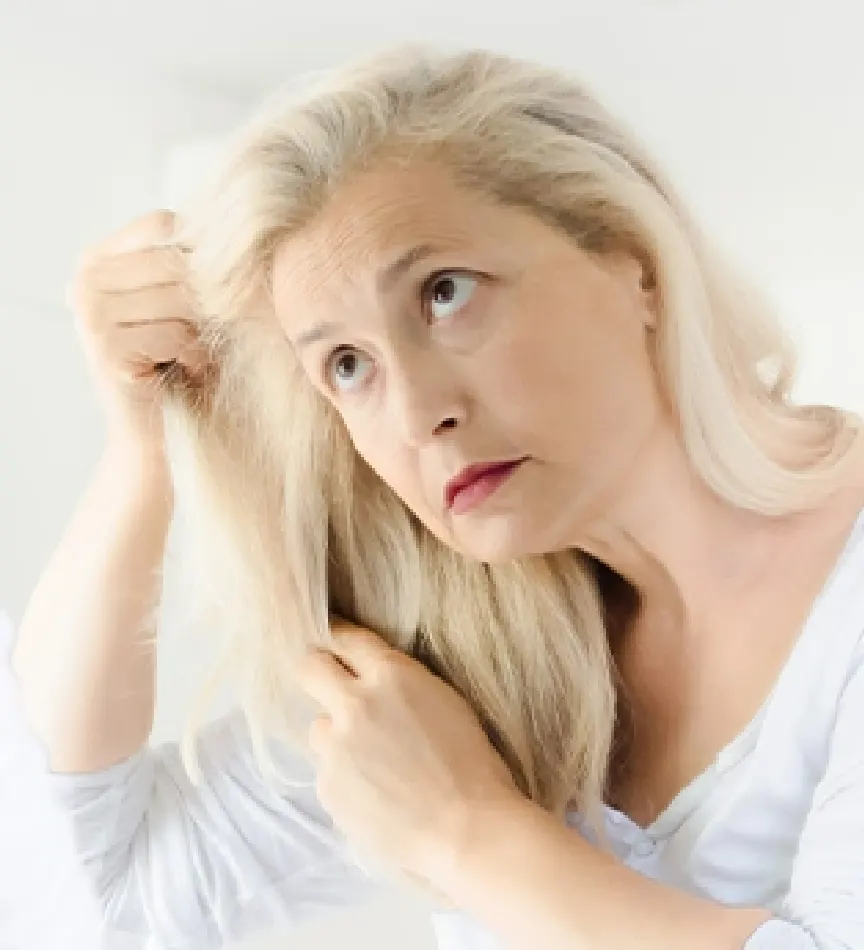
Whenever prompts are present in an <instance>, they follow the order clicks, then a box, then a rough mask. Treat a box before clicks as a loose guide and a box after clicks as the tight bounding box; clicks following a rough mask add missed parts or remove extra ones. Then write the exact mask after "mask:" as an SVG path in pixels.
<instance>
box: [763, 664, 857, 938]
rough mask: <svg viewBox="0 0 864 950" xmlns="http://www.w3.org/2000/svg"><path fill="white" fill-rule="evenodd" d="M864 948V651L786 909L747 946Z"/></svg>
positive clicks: (842, 705) (841, 712)
mask: <svg viewBox="0 0 864 950" xmlns="http://www.w3.org/2000/svg"><path fill="white" fill-rule="evenodd" d="M860 948H864V650H862V649H859V650H858V662H857V664H856V666H855V668H854V671H853V673H852V674H851V676H850V678H849V680H848V682H847V684H846V688H845V689H844V691H843V695H842V698H841V701H840V704H839V707H838V714H837V720H836V724H835V727H834V733H833V736H832V740H831V748H830V753H829V758H828V765H827V767H826V770H825V773H824V775H823V777H822V780H821V782H820V783H819V785H818V786H817V788H816V792H815V795H814V798H813V804H812V807H811V810H810V814H809V816H808V818H807V822H806V824H805V826H804V831H803V833H802V836H801V840H800V843H799V848H798V854H797V856H796V859H795V863H794V866H793V870H792V879H791V883H790V888H789V893H788V894H787V895H786V899H785V901H784V903H783V906H782V909H781V912H780V914H779V915H778V917H777V918H775V919H774V920H771V921H769V922H768V923H766V924H764V925H763V926H762V927H760V928H759V929H758V930H757V931H756V932H755V933H754V934H753V936H752V937H751V938H750V940H749V941H748V942H747V943H746V944H745V947H744V950H860Z"/></svg>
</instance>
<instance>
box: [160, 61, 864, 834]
mask: <svg viewBox="0 0 864 950" xmlns="http://www.w3.org/2000/svg"><path fill="white" fill-rule="evenodd" d="M419 157H422V158H431V159H432V160H435V161H438V162H441V163H443V164H444V165H445V166H446V167H447V168H448V169H449V170H451V171H452V173H453V174H454V175H455V176H456V177H457V179H458V180H459V181H460V182H461V183H463V184H464V185H465V187H468V188H474V189H478V190H479V191H481V192H482V193H484V194H485V195H488V196H490V197H492V198H494V199H495V200H497V201H499V202H501V203H503V204H505V205H514V206H520V207H523V208H527V209H530V210H532V211H533V212H534V213H536V214H537V215H538V216H540V217H541V218H543V219H545V220H546V221H547V222H549V223H550V224H552V225H553V226H555V227H559V228H561V229H563V230H564V231H566V232H567V233H568V234H569V235H571V236H572V238H573V239H574V240H575V241H576V242H578V244H579V245H580V246H582V247H583V248H586V249H589V250H592V251H597V252H603V251H605V250H612V249H620V248H626V249H629V250H630V251H632V252H633V253H635V254H638V255H639V256H640V258H641V259H642V260H643V262H644V264H645V266H646V269H647V272H648V273H649V274H650V279H651V280H652V281H653V283H654V285H655V288H656V291H657V295H658V302H659V310H660V314H659V322H658V328H657V334H656V338H657V367H658V374H659V376H660V379H661V382H662V384H663V387H664V390H665V392H666V394H667V395H668V398H669V402H670V405H671V406H672V407H673V408H674V410H675V412H676V413H677V418H678V421H679V424H680V430H681V436H682V440H683V443H684V445H685V447H686V450H687V452H688V455H689V458H690V459H691V460H692V464H693V466H694V467H695V469H696V470H697V471H698V473H699V474H700V475H701V477H702V478H703V479H704V481H705V482H706V483H707V485H709V486H710V487H711V488H712V489H713V490H714V491H715V492H716V493H717V494H718V495H720V496H722V497H723V498H725V499H726V500H728V501H729V502H730V503H732V504H734V505H737V506H740V507H742V508H747V509H751V510H754V511H759V512H763V513H766V514H769V515H777V514H782V513H788V512H792V511H796V510H803V509H805V508H808V507H813V506H815V505H817V504H819V503H820V502H821V501H822V500H823V499H825V498H827V496H828V495H829V494H830V493H831V492H832V491H834V490H835V489H836V488H837V487H838V486H839V485H840V484H841V482H842V480H843V478H844V477H845V473H846V470H847V467H848V465H849V463H850V460H851V459H852V448H853V446H857V445H858V439H857V433H858V421H857V418H856V417H853V416H852V415H851V414H847V413H845V412H843V411H840V410H837V409H833V408H824V407H800V406H796V405H794V404H793V402H792V400H791V398H790V387H791V385H792V383H793V380H794V359H793V353H792V351H791V348H790V346H789V345H788V343H787V340H786V338H785V337H784V335H783V333H782V332H781V330H780V327H779V324H778V321H777V320H776V319H775V317H774V315H773V313H772V310H771V308H770V306H769V305H768V304H767V303H766V302H765V301H764V300H763V299H762V298H761V297H760V296H759V294H758V293H757V292H756V291H755V290H754V289H753V288H752V287H751V286H749V285H748V283H747V281H746V280H744V279H743V278H742V277H741V275H740V274H737V273H736V272H735V270H734V268H732V267H731V266H730V265H729V264H728V263H727V262H725V261H723V260H722V259H721V258H720V256H719V254H718V253H717V252H716V251H715V250H714V249H712V248H711V247H709V245H708V243H707V242H706V240H705V239H704V238H703V236H702V235H701V234H700V233H699V231H698V229H697V227H696V226H695V225H694V224H693V222H692V221H691V220H690V219H689V216H688V215H687V213H686V212H685V210H684V209H683V207H682V205H681V203H680V202H679V201H678V200H677V198H676V197H675V195H674V194H673V193H672V190H671V189H670V187H669V185H668V183H666V182H665V181H664V180H663V179H662V177H661V175H660V173H659V172H658V170H657V169H656V168H654V167H653V165H652V163H651V161H650V160H649V158H648V157H647V156H646V155H645V154H644V152H643V151H642V148H641V147H640V145H639V143H638V142H637V141H636V139H635V137H634V136H632V135H631V134H630V133H628V131H627V130H626V129H625V128H624V127H623V126H622V124H621V123H620V122H619V121H617V120H616V119H614V118H613V117H612V116H610V115H609V114H608V113H607V111H606V110H605V109H604V108H603V107H602V106H601V105H600V104H599V103H598V101H597V100H596V99H595V98H594V97H593V96H592V95H591V94H590V93H589V92H588V91H587V90H586V89H585V88H584V87H583V86H582V85H581V84H580V83H578V82H576V81H574V80H573V79H571V78H568V77H567V76H564V75H562V74H560V73H558V72H556V71H553V70H550V69H547V68H544V67H541V66H538V65H533V64H530V63H527V62H522V61H518V60H515V59H512V58H508V57H505V56H501V55H495V54H492V53H488V52H484V51H471V52H467V53H462V54H457V55H452V54H446V55H445V54H438V53H436V52H435V51H430V50H428V49H426V48H417V47H408V48H400V49H398V50H396V51H393V52H389V53H387V54H385V55H382V56H378V57H376V58H374V59H372V60H370V61H366V62H364V63H361V64H359V65H357V66H354V67H352V68H350V69H347V70H344V71H340V72H338V73H337V74H335V75H334V76H332V77H329V78H325V79H324V80H323V81H319V82H318V83H316V84H315V85H314V86H312V87H311V88H309V89H305V90H301V91H299V92H298V91H292V92H291V93H290V95H288V96H287V97H286V96H285V95H283V94H280V96H279V97H278V98H277V99H275V100H274V101H273V102H272V103H270V104H269V105H268V107H267V108H266V109H265V110H263V111H262V113H261V115H260V116H258V117H257V118H256V119H255V120H254V121H253V122H251V123H250V124H249V125H248V126H247V127H246V128H245V129H243V130H242V131H241V133H240V135H239V137H238V140H237V141H236V142H235V143H234V147H233V149H232V150H231V154H230V157H229V158H228V159H227V161H226V162H225V163H224V166H223V167H222V169H221V170H220V173H219V174H218V175H217V176H216V177H215V179H214V180H213V182H212V183H211V185H210V187H208V189H207V190H206V191H205V193H204V194H203V195H202V197H201V199H200V200H199V201H198V202H197V203H196V205H195V206H194V207H193V208H191V209H188V210H187V212H186V215H185V221H186V226H185V230H184V234H183V235H181V236H180V239H181V240H182V242H183V243H187V244H189V245H190V246H191V247H192V248H193V251H192V254H191V255H190V266H191V272H192V278H191V284H192V290H193V293H194V295H195V302H196V306H197V307H198V310H199V312H200V314H201V331H202V335H203V337H204V339H205V340H206V341H208V343H209V345H210V346H211V347H212V350H213V354H214V362H215V365H216V366H217V371H216V372H215V373H214V374H213V377H212V379H211V381H210V384H209V385H207V386H205V387H199V388H195V387H193V386H191V385H177V386H175V387H174V389H173V392H172V394H171V398H170V399H169V406H168V418H169V421H170V423H171V432H172V443H171V444H172V449H171V451H172V457H173V460H174V463H175V467H176V474H177V479H178V497H179V499H180V508H181V509H182V510H184V511H185V514H186V518H187V522H186V525H185V533H184V540H185V542H186V545H187V551H186V553H185V555H184V559H185V558H192V559H193V561H194V562H195V563H196V564H197V566H198V568H199V569H198V572H197V575H196V577H197V580H196V584H195V587H194V589H190V596H193V595H194V596H195V597H196V598H197V601H198V602H199V603H200V604H201V605H202V606H203V609H204V610H205V615H206V616H207V617H208V618H209V621H208V622H209V623H211V624H212V625H213V629H214V630H216V629H218V630H219V631H221V633H222V634H223V635H224V637H225V640H224V653H223V655H222V658H221V662H220V663H219V665H218V666H217V668H216V669H215V670H214V672H213V676H212V677H211V680H210V682H209V684H208V688H207V689H206V690H205V693H204V694H202V697H201V703H200V704H199V706H198V717H197V718H196V717H195V716H193V717H191V718H190V721H189V723H188V724H187V732H186V737H185V742H184V747H183V748H184V761H185V763H186V766H187V769H188V770H189V772H190V775H193V776H194V775H195V774H196V773H197V770H196V763H195V759H194V749H193V745H192V737H193V736H194V732H195V729H196V728H197V723H198V722H199V721H200V714H201V712H202V710H203V704H204V701H205V699H206V697H207V696H210V695H212V691H213V689H215V686H216V684H217V683H219V682H221V681H222V680H223V678H224V677H225V676H226V675H227V676H230V677H231V678H232V679H233V681H234V683H235V684H236V686H237V689H238V691H239V696H240V702H241V706H242V708H243V710H244V711H245V713H246V716H247V718H248V722H249V726H250V731H251V733H252V736H253V742H254V750H255V754H256V757H257V759H258V762H259V764H260V765H261V767H262V769H263V771H264V772H265V774H266V773H269V774H275V771H276V770H275V766H274V763H273V761H272V759H271V758H270V756H269V752H268V750H267V748H266V745H265V742H264V739H265V736H267V735H268V734H269V735H279V736H281V737H284V738H287V739H289V740H290V741H296V742H299V743H301V744H302V742H303V739H302V737H301V736H300V735H299V734H298V732H299V731H298V725H297V722H296V719H293V718H292V716H291V715H290V711H291V708H292V699H297V698H298V694H297V693H296V692H292V683H291V669H292V664H293V663H294V662H295V660H296V658H297V657H298V655H300V654H301V653H302V652H304V651H305V649H306V648H307V647H308V646H309V645H310V644H313V643H314V644H327V643H329V642H330V640H329V620H330V617H331V615H332V614H336V615H340V616H342V617H345V618H346V619H348V620H351V621H354V622H356V623H358V624H361V625H364V626H368V627H371V628H372V629H374V630H376V631H377V632H379V633H380V634H381V635H382V636H383V637H385V638H386V640H387V641H389V642H390V643H391V644H392V645H394V646H395V647H397V648H398V649H400V650H403V651H405V652H406V653H409V654H411V655H413V656H415V657H417V658H418V659H420V660H421V661H422V662H423V663H424V664H426V665H427V666H428V667H429V668H430V669H431V670H433V671H434V672H436V673H437V674H439V675H440V676H442V677H443V678H444V679H445V680H446V681H447V682H449V683H450V684H452V685H453V686H454V687H455V689H456V690H458V692H459V693H460V694H461V695H462V696H464V697H465V698H466V700H467V701H468V702H469V703H470V705H471V707H472V708H473V709H474V710H475V711H476V713H477V715H478V717H479V719H480V721H481V722H482V724H483V726H484V728H485V729H486V731H487V734H488V735H489V737H490V739H491V741H492V742H493V744H494V746H495V747H496V748H497V749H498V750H499V752H500V753H501V755H502V756H503V758H504V759H505V761H506V763H507V765H508V766H509V768H510V770H511V772H512V773H513V776H514V778H515V780H516V782H517V784H518V786H519V788H520V789H521V790H522V791H523V793H524V794H525V795H527V796H529V797H530V798H531V799H532V800H534V801H535V802H537V803H538V804H539V805H541V806H542V807H543V808H545V809H548V810H549V811H551V812H552V813H554V814H556V815H559V816H562V817H563V815H564V814H565V812H567V811H568V810H570V809H578V810H579V811H581V812H582V813H583V814H586V815H596V814H597V808H598V806H599V804H600V802H601V801H602V797H603V794H604V784H605V782H606V780H607V776H608V771H609V767H610V761H611V758H612V756H611V749H612V742H613V736H614V734H615V724H616V692H617V691H616V682H615V671H614V663H613V662H612V659H611V651H610V644H609V631H608V629H607V627H608V623H607V621H608V614H609V611H610V610H611V609H614V606H615V605H614V604H609V603H607V602H606V598H604V590H605V589H606V588H605V586H604V583H603V576H602V566H600V565H598V564H597V563H596V562H594V561H593V560H592V559H591V558H589V557H588V556H587V555H585V554H584V553H582V552H580V551H568V552H564V553H555V554H549V555H546V556H542V557H530V558H525V559H522V560H519V561H516V562H513V563H508V564H500V565H489V564H483V563H478V562H475V561H472V560H469V559H467V558H465V557H463V556H461V555H459V554H457V553H456V552H454V551H452V550H450V549H448V548H447V547H446V546H444V545H443V544H442V543H440V542H439V541H437V540H436V539H435V538H434V537H433V536H432V534H431V533H430V532H429V531H427V530H426V528H424V526H423V525H422V524H420V523H419V521H418V519H417V518H416V517H415V516H414V515H413V513H412V512H411V511H409V510H408V509H407V508H406V507H405V506H404V505H403V504H402V502H401V501H400V500H399V499H398V498H397V497H396V496H395V495H394V494H393V492H392V491H391V490H390V489H389V488H388V487H387V485H385V484H383V483H382V482H381V481H380V480H379V479H378V478H377V476H376V475H375V474H374V473H373V472H372V471H371V470H370V469H369V467H368V466H367V465H366V464H365V463H364V461H363V460H362V459H361V458H359V457H358V456H357V454H356V453H355V451H354V450H353V448H352V445H351V442H350V440H349V438H348V435H347V433H346V431H345V429H344V428H343V426H342V423H341V421H340V419H339V417H338V416H337V415H336V414H335V413H334V411H333V409H332V408H331V407H330V406H329V405H328V404H327V403H326V402H325V401H324V400H323V398H321V397H320V395H319V394H317V393H316V392H315V391H314V390H313V389H312V387H311V385H310V384H309V382H308V381H307V379H306V378H305V376H304V374H303V372H302V370H301V368H300V366H299V365H298V362H297V360H296V359H295V357H294V354H293V353H292V350H291V348H290V347H289V345H288V344H287V342H286V340H285V339H284V336H283V334H282V332H281V330H280V328H279V327H278V326H277V323H276V321H275V318H274V314H273V310H272V306H271V303H270V294H269V269H270V266H271V261H272V256H273V252H274V249H275V248H276V247H277V246H278V245H279V243H280V242H281V241H283V240H284V239H285V238H286V236H288V235H290V234H292V233H295V232H297V231H298V230H300V229H302V228H303V227H304V226H305V225H306V224H307V222H309V221H310V219H312V218H313V217H314V215H315V214H316V213H317V212H318V211H319V210H320V209H321V208H322V206H323V205H324V204H325V203H326V201H327V199H328V196H329V195H330V194H331V193H332V192H333V191H334V189H336V188H338V187H339V185H340V183H342V182H344V181H346V180H347V179H348V178H350V176H351V175H353V174H355V173H356V172H358V171H359V170H360V169H362V168H364V167H369V166H370V165H372V164H374V163H376V162H383V161H397V162H398V161H404V162H409V161H411V160H412V159H415V158H419Z"/></svg>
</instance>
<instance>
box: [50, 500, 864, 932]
mask: <svg viewBox="0 0 864 950" xmlns="http://www.w3.org/2000/svg"><path fill="white" fill-rule="evenodd" d="M862 631H864V514H862V516H861V517H860V518H859V519H858V522H857V524H856V526H855V528H854V530H853V532H852V534H851V536H850V538H849V540H848V542H847V545H846V548H845V550H844V552H843V554H842V556H841V558H840V559H839V561H838V563H837V564H836V566H835V568H834V571H833V573H832V576H831V578H830V579H829V581H828V582H827V584H826V585H825V587H824V588H823V590H822V592H821V594H820V596H819V597H818V599H817V600H816V602H815V604H814V605H813V607H812V610H811V613H810V616H809V618H808V620H807V622H806V624H805V626H804V628H803V630H802V632H801V634H800V636H799V638H798V640H797V642H796V644H795V646H794V649H793V651H792V653H791V656H790V658H789V660H788V662H787V663H786V665H785V667H784V669H783V671H782V673H781V675H780V677H779V679H778V680H777V682H776V684H775V687H774V689H773V690H772V692H771V695H770V696H769V697H768V699H767V700H766V702H765V703H764V705H763V707H762V709H761V710H760V711H759V713H758V714H757V715H756V717H755V718H754V719H753V721H752V722H751V723H750V724H749V726H748V727H747V728H746V729H745V730H744V731H743V732H742V733H741V734H740V735H739V736H738V737H737V738H736V739H735V740H734V741H733V742H732V743H730V744H729V745H728V746H727V747H726V748H725V749H724V750H723V751H722V752H721V753H720V754H719V755H718V757H717V759H716V761H715V763H714V764H713V765H712V766H711V767H710V768H709V769H708V770H706V771H705V772H704V773H703V774H702V775H700V776H699V777H698V778H697V779H696V780H695V781H693V782H692V783H690V785H688V786H687V788H685V789H684V790H683V791H682V792H681V793H680V794H679V795H678V796H677V797H676V799H675V800H674V801H673V802H672V803H671V804H670V805H669V807H668V808H667V809H666V810H665V811H664V812H663V814H662V815H661V816H660V817H659V818H658V819H657V821H655V822H654V823H653V824H651V825H650V827H648V828H640V827H638V826H637V825H635V824H634V823H633V822H631V821H630V820H629V819H628V818H627V817H626V816H624V815H622V814H620V813H619V812H616V811H615V810H614V809H612V808H607V810H606V818H607V825H608V830H609V835H610V840H611V841H612V843H613V846H614V848H615V850H616V852H617V854H618V856H619V857H620V859H621V861H623V862H624V863H625V864H627V865H628V866H629V867H631V868H633V869H635V870H636V871H638V872H640V873H642V874H645V875H647V876H649V877H651V878H654V879H656V880H659V881H662V882H665V883H668V884H670V885H672V886H674V887H677V888H681V889H684V890H687V891H691V892H694V893H697V894H700V895H703V896H705V897H708V898H711V899H713V900H715V901H717V902H719V903H722V904H726V905H733V906H761V907H766V908H768V909H770V910H771V911H773V913H774V915H775V917H774V919H773V920H771V921H770V922H768V923H767V924H765V925H763V926H762V927H760V928H759V929H758V931H757V932H756V933H755V934H754V935H753V936H752V937H751V939H750V940H749V941H748V942H747V944H746V947H745V948H744V950H862V948H864V635H862ZM730 688H731V687H730ZM272 749H273V752H274V754H275V755H276V756H277V759H278V760H279V761H280V764H281V765H282V766H283V768H284V769H286V771H287V772H288V773H289V774H292V775H296V776H297V778H298V780H300V784H299V785H298V787H292V788H287V789H284V790H280V791H278V792H277V791H273V790H271V789H270V788H268V786H267V785H266V784H265V782H264V781H263V779H262V778H261V776H260V775H259V773H258V771H257V769H256V767H255V764H254V760H253V758H252V753H251V747H250V742H249V735H248V732H247V730H246V726H245V722H244V719H243V718H242V716H241V715H240V714H239V713H232V714H230V715H228V716H226V717H224V718H222V719H219V720H217V721H215V722H212V723H210V724H209V725H208V726H207V727H205V730H204V732H203V733H202V739H201V743H200V756H201V766H202V770H203V782H202V784H201V785H200V786H199V787H198V788H195V787H193V786H192V785H191V784H190V782H189V781H188V779H187V777H186V775H185V773H184V770H183V767H182V765H181V762H180V758H179V752H178V748H177V745H176V744H166V745H162V746H159V747H157V748H150V747H146V748H144V749H142V750H140V751H139V752H138V753H137V754H135V755H133V756H132V757H131V758H129V759H127V760H126V761H123V762H120V763H118V764H117V765H115V766H113V767H111V768H109V769H106V770H105V771H102V772H99V773H96V774H88V775H61V774H56V773H48V772H47V770H46V780H47V781H48V782H49V784H50V788H51V790H52V793H53V796H54V798H55V800H56V801H57V802H58V803H59V805H60V806H61V808H62V810H63V813H64V814H65V815H66V816H67V818H68V821H69V822H70V825H71V827H72V829H73V832H74V838H75V844H76V849H77V852H78V855H79V858H80V861H81V862H82V865H83V867H84V868H85V869H86V872H87V874H88V876H89V880H90V882H91V885H92V888H93V889H94V892H95V893H96V894H97V895H98V897H99V900H100V902H101V905H102V907H103V908H104V914H105V918H106V921H107V922H108V923H109V925H110V926H111V927H112V928H113V929H115V930H118V931H125V932H132V933H142V934H143V933H149V934H152V935H153V937H154V939H155V941H156V944H157V946H159V947H165V948H170V950H181V948H189V947H195V948H197V947H199V946H209V947H218V946H221V945H222V943H223V942H227V941H229V940H231V939H240V938H245V937H248V936H250V935H252V934H254V933H256V932H258V931H261V930H263V929H264V928H267V929H270V928H272V927H273V926H278V925H279V924H280V923H293V922H295V921H297V920H299V919H301V918H304V917H305V916H306V915H307V914H308V913H310V912H312V911H314V910H319V911H320V909H321V908H326V907H328V906H333V905H337V904H345V903H350V902H356V901H360V900H363V899H364V898H365V897H366V896H368V895H370V894H371V893H373V892H374V890H375V888H376V880H375V878H374V876H371V875H369V874H367V873H366V872H364V870H363V869H362V868H361V867H360V866H358V864H357V863H356V862H354V861H352V859H351V856H350V851H348V850H347V849H346V848H345V847H344V846H343V845H344V842H343V839H342V838H341V836H340V835H339V834H338V833H337V832H336V831H335V830H334V828H333V826H332V824H331V821H330V819H329V817H328V815H327V813H326V812H325V811H324V810H323V808H322V807H321V805H320V804H319V803H318V801H317V800H316V797H315V791H314V773H313V771H312V767H311V765H310V764H309V763H308V762H306V761H304V760H302V759H301V758H299V757H297V756H296V754H294V753H293V752H291V751H289V750H287V749H285V748H284V747H280V746H273V747H272ZM304 781H305V783H306V784H305V785H304V784H303V782H304ZM570 824H571V827H572V831H573V834H582V833H585V834H587V830H586V829H584V827H583V825H582V822H581V821H580V819H579V816H577V815H573V816H572V820H571V822H570ZM38 899H39V897H38V895H34V900H38ZM573 900H574V902H577V903H578V900H579V895H578V893H577V894H574V895H573ZM433 923H434V926H435V929H436V933H437V935H438V940H439V946H440V947H441V950H499V948H500V947H501V942H500V941H499V940H498V939H497V938H496V937H495V936H493V934H492V933H491V932H490V930H489V928H488V927H484V926H483V925H482V924H481V923H480V922H478V921H476V920H473V919H471V918H470V917H469V916H467V915H466V914H464V913H462V912H455V911H444V912H436V913H434V914H433ZM694 950H695V948H694Z"/></svg>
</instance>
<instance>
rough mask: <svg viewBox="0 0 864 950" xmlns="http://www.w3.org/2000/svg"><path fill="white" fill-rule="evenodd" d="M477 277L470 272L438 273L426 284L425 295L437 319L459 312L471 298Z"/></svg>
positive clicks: (444, 318) (427, 303)
mask: <svg viewBox="0 0 864 950" xmlns="http://www.w3.org/2000/svg"><path fill="white" fill-rule="evenodd" d="M476 287H477V278H476V277H472V276H471V275H470V274H459V273H446V274H438V275H436V276H434V277H432V279H431V280H430V281H429V282H428V283H427V284H426V287H425V290H424V297H425V298H426V305H427V306H428V307H429V311H430V314H431V316H432V318H433V319H435V320H446V319H447V317H452V316H453V314H454V313H458V311H459V310H461V309H462V307H464V306H465V304H467V303H468V301H469V300H470V299H471V296H472V294H473V293H474V290H475V288H476Z"/></svg>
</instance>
